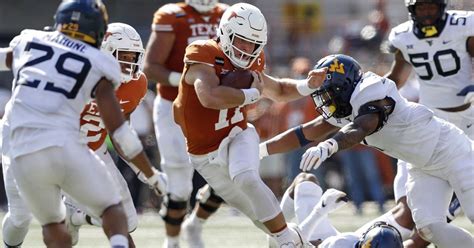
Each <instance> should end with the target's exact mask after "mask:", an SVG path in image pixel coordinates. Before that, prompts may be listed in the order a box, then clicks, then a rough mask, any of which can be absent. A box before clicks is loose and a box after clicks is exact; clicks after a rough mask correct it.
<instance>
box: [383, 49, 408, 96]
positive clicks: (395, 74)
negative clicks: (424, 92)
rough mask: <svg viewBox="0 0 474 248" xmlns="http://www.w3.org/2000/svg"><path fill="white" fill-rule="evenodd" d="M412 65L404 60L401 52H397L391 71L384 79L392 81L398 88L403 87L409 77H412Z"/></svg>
mask: <svg viewBox="0 0 474 248" xmlns="http://www.w3.org/2000/svg"><path fill="white" fill-rule="evenodd" d="M410 72H411V65H410V64H409V63H408V62H407V61H406V60H405V58H403V55H402V52H400V50H398V49H397V50H396V51H395V60H394V61H393V63H392V67H391V68H390V71H388V72H387V74H385V76H384V77H386V78H388V79H390V80H392V81H394V82H395V84H396V85H397V88H399V89H400V88H401V87H403V85H405V82H406V81H407V79H408V77H409V76H410Z"/></svg>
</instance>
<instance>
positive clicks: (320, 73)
mask: <svg viewBox="0 0 474 248" xmlns="http://www.w3.org/2000/svg"><path fill="white" fill-rule="evenodd" d="M327 71H328V68H327V67H324V68H320V69H315V70H312V71H310V72H309V73H308V87H309V88H311V89H314V90H316V89H317V88H319V87H320V86H321V85H323V83H324V80H325V79H326V72H327Z"/></svg>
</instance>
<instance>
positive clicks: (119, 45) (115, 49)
mask: <svg viewBox="0 0 474 248" xmlns="http://www.w3.org/2000/svg"><path fill="white" fill-rule="evenodd" d="M101 50H102V51H104V52H106V53H110V54H112V55H113V56H114V57H115V58H116V59H117V60H118V61H119V63H120V66H121V68H122V74H121V81H122V82H123V83H127V82H129V81H131V80H137V79H138V78H139V77H140V71H141V68H142V65H143V56H144V53H145V49H144V48H143V43H142V40H141V38H140V35H139V34H138V32H137V31H136V30H135V29H134V28H133V27H132V26H130V25H128V24H125V23H111V24H109V26H108V28H107V33H106V35H105V37H104V41H103V42H102V46H101ZM131 52H133V53H135V54H136V55H135V56H133V54H130V53H131ZM133 58H135V59H133Z"/></svg>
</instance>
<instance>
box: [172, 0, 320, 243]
mask: <svg viewBox="0 0 474 248" xmlns="http://www.w3.org/2000/svg"><path fill="white" fill-rule="evenodd" d="M217 36H218V38H217V40H214V39H209V40H205V41H195V42H193V43H192V44H191V45H189V46H188V47H187V48H186V53H185V56H184V62H185V67H184V70H183V76H182V77H181V81H180V85H179V93H178V97H177V98H176V100H175V101H174V102H173V108H174V111H173V113H174V118H175V121H176V123H178V125H180V127H181V129H182V131H183V133H184V136H185V137H186V142H187V148H188V153H189V155H190V159H191V163H192V165H193V166H194V168H195V169H196V170H197V171H198V172H199V173H200V174H201V175H202V176H203V177H204V179H206V181H207V182H208V184H209V185H210V186H211V187H212V188H213V189H214V190H215V191H216V193H217V194H218V195H219V196H220V197H222V198H223V199H224V200H225V202H227V203H228V204H229V205H231V206H233V207H236V208H237V209H239V210H240V211H242V212H243V213H244V214H246V215H247V216H248V217H249V218H250V219H251V220H252V221H253V222H254V223H255V225H256V226H258V227H259V228H261V229H262V230H264V231H265V232H267V233H269V234H271V236H272V237H273V238H274V239H275V241H276V243H277V244H279V246H281V245H286V246H288V247H290V246H291V247H295V246H296V247H301V246H303V245H306V241H305V240H303V239H302V238H301V235H300V234H299V230H298V228H297V227H295V226H287V224H286V221H285V219H284V217H283V215H282V213H281V209H280V207H279V204H278V201H277V199H276V197H275V195H274V194H273V193H272V192H271V190H270V189H269V188H268V187H267V186H266V185H265V183H264V182H263V181H262V179H261V178H260V175H259V174H258V167H259V149H258V142H259V137H258V135H257V132H256V131H255V128H254V127H253V126H251V125H250V124H247V120H246V118H247V117H246V107H245V105H248V104H251V103H255V102H256V101H258V99H259V98H260V97H261V96H263V97H267V98H270V99H272V100H276V101H290V100H294V99H298V98H301V97H302V96H305V95H309V94H311V93H312V92H313V91H314V90H315V89H316V88H317V87H318V86H319V85H321V84H322V81H323V80H324V78H325V71H326V69H321V70H317V71H311V72H310V73H309V78H308V79H304V80H293V79H275V78H273V77H270V76H268V75H266V74H265V73H263V72H262V71H263V69H264V67H265V59H264V54H263V52H262V51H263V48H264V46H265V44H266V43H267V24H266V20H265V17H264V16H263V14H262V13H261V12H260V10H259V9H258V8H257V7H255V6H253V5H250V4H247V3H238V4H235V5H233V6H231V7H229V8H228V9H227V10H226V11H225V12H224V14H223V16H222V18H221V21H220V23H219V28H218V31H217ZM234 70H250V71H252V73H253V83H252V87H251V88H249V89H235V88H231V87H227V86H222V85H220V78H221V77H222V75H224V74H225V73H227V72H229V71H234Z"/></svg>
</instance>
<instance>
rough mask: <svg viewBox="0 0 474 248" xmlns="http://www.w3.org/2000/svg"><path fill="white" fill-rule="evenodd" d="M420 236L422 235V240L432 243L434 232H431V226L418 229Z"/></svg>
mask: <svg viewBox="0 0 474 248" xmlns="http://www.w3.org/2000/svg"><path fill="white" fill-rule="evenodd" d="M418 234H419V235H420V237H421V238H422V239H424V240H426V241H428V242H430V241H431V239H433V232H432V231H431V224H430V225H427V226H424V227H422V228H420V229H418Z"/></svg>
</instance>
